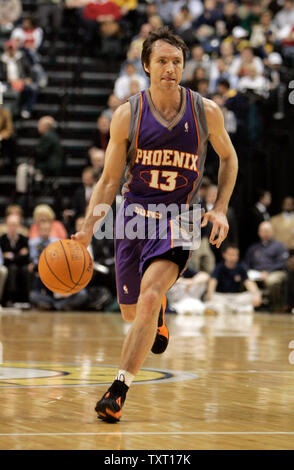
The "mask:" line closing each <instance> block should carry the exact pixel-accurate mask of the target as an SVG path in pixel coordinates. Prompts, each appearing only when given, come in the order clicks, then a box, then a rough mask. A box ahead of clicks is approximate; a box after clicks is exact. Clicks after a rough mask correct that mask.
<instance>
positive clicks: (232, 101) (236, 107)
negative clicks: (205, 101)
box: [216, 79, 248, 143]
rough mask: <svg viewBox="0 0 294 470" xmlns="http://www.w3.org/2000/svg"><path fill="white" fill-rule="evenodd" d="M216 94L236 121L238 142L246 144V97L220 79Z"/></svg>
mask: <svg viewBox="0 0 294 470" xmlns="http://www.w3.org/2000/svg"><path fill="white" fill-rule="evenodd" d="M216 92H217V93H218V94H220V95H221V96H222V97H223V98H224V99H225V106H226V108H227V109H229V110H230V111H233V112H234V114H235V116H236V119H237V128H238V140H240V142H242V141H243V140H244V143H245V142H246V143H247V140H248V128H247V117H248V100H247V98H246V96H244V95H243V94H241V93H240V92H238V91H237V90H235V89H232V88H230V83H229V82H228V80H226V79H220V80H219V81H218V83H217V88H216Z"/></svg>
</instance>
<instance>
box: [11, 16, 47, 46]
mask: <svg viewBox="0 0 294 470" xmlns="http://www.w3.org/2000/svg"><path fill="white" fill-rule="evenodd" d="M10 39H12V40H15V41H18V45H19V47H22V48H24V49H28V50H33V51H37V50H38V49H39V47H40V46H41V44H42V41H43V30H42V28H40V27H38V26H37V24H36V21H35V19H34V18H33V17H26V18H23V20H22V25H21V26H17V27H16V28H15V29H14V30H13V31H12V33H11V38H10Z"/></svg>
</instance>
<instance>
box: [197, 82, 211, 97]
mask: <svg viewBox="0 0 294 470" xmlns="http://www.w3.org/2000/svg"><path fill="white" fill-rule="evenodd" d="M195 91H197V92H198V93H199V94H200V95H201V96H203V98H210V95H209V80H208V78H201V79H200V80H198V82H197V86H196V88H195Z"/></svg>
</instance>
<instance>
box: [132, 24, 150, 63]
mask: <svg viewBox="0 0 294 470" xmlns="http://www.w3.org/2000/svg"><path fill="white" fill-rule="evenodd" d="M150 31H151V25H150V24H149V23H144V24H142V25H141V28H140V31H139V34H138V35H137V36H135V37H134V38H133V39H132V41H131V44H130V48H131V47H134V46H136V47H137V48H138V50H139V51H140V56H141V52H142V47H143V42H144V41H145V39H146V38H147V36H148V34H149V33H150Z"/></svg>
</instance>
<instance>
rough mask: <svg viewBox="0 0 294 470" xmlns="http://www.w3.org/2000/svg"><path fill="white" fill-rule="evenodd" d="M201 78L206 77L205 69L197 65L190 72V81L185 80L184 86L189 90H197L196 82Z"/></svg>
mask: <svg viewBox="0 0 294 470" xmlns="http://www.w3.org/2000/svg"><path fill="white" fill-rule="evenodd" d="M202 79H205V80H207V79H208V77H207V73H206V70H205V68H204V67H197V68H196V69H195V70H194V72H193V74H192V79H191V81H188V82H186V86H187V87H188V88H191V90H197V88H198V83H199V81H200V80H202Z"/></svg>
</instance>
